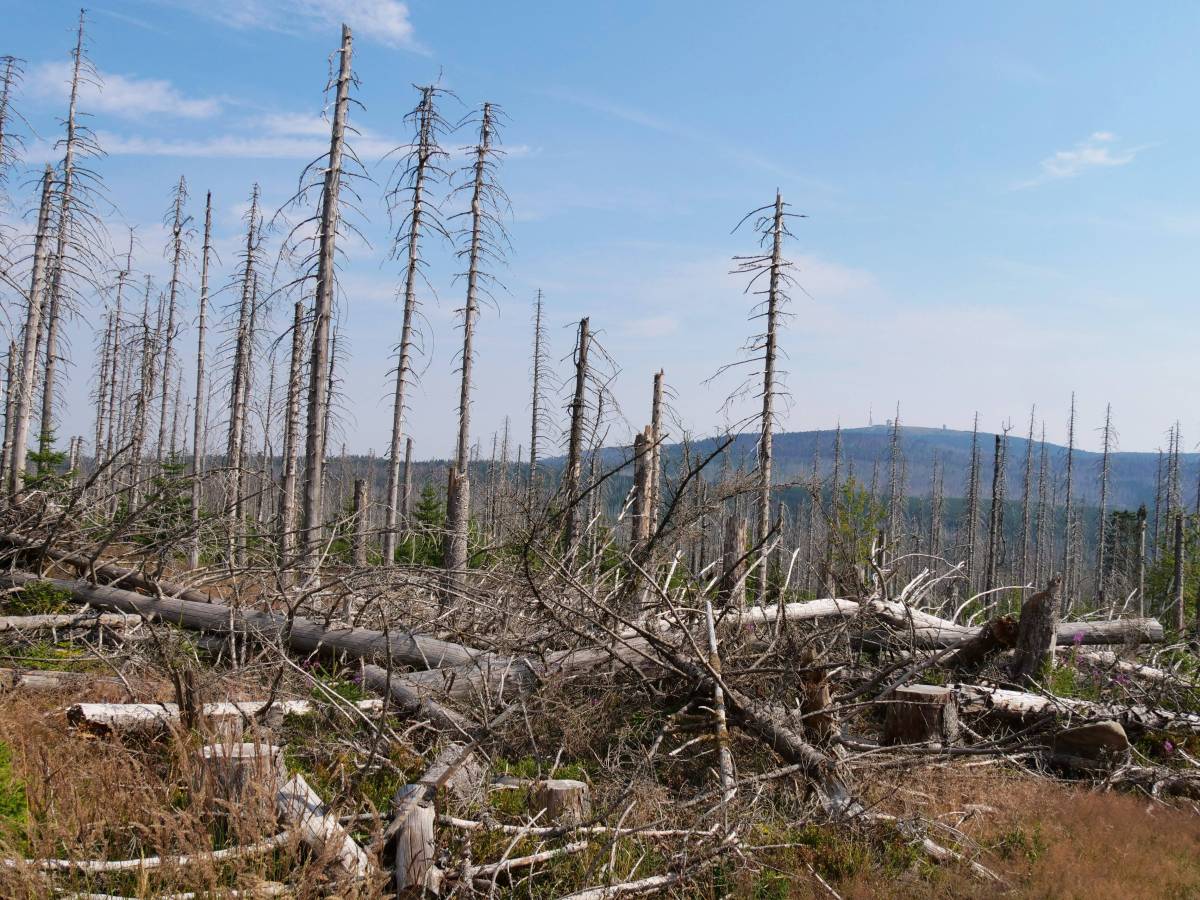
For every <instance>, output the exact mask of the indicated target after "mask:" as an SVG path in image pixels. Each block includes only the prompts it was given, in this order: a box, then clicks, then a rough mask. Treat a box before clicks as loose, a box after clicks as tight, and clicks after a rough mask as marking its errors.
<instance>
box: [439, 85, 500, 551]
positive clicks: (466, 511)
mask: <svg viewBox="0 0 1200 900" xmlns="http://www.w3.org/2000/svg"><path fill="white" fill-rule="evenodd" d="M494 137H495V122H494V119H493V112H492V105H491V104H490V103H485V104H483V111H482V113H481V115H480V121H479V141H478V143H477V144H476V145H475V161H474V165H473V166H472V167H471V168H472V176H473V182H472V187H471V211H470V230H469V232H468V233H469V235H470V243H469V244H468V246H467V251H466V255H467V273H466V274H467V297H466V303H465V304H464V306H463V310H462V329H463V345H462V362H461V376H462V377H461V381H460V388H459V398H458V443H457V448H456V452H455V456H454V473H453V475H452V476H451V478H450V484H449V490H448V491H447V494H446V538H445V545H444V547H443V550H442V564H443V566H445V568H446V570H447V571H448V572H451V573H456V572H462V571H464V570H465V569H466V567H467V538H468V531H469V528H470V517H471V506H470V499H469V498H470V496H471V477H470V469H469V466H468V463H469V458H468V454H469V452H470V433H471V374H472V371H473V368H474V363H475V347H474V341H475V322H476V319H477V318H478V316H479V299H480V291H481V285H480V279H481V277H482V271H481V269H482V266H483V263H484V254H485V252H486V247H485V242H486V241H487V240H488V212H487V208H486V205H487V203H488V196H487V193H488V183H489V175H490V171H489V169H490V163H491V157H492V156H493V154H494V150H493V146H492V142H493V139H494Z"/></svg>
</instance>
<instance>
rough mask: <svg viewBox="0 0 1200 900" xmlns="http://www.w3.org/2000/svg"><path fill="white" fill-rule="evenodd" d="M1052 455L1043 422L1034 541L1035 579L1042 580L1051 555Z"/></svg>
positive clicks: (1036, 580)
mask: <svg viewBox="0 0 1200 900" xmlns="http://www.w3.org/2000/svg"><path fill="white" fill-rule="evenodd" d="M1049 478H1050V457H1049V451H1048V450H1047V449H1046V423H1045V422H1044V421H1043V422H1042V437H1041V444H1040V447H1039V450H1038V483H1037V537H1036V540H1035V541H1034V558H1033V580H1034V582H1035V583H1038V584H1040V583H1041V582H1042V575H1043V571H1044V566H1045V565H1046V563H1047V562H1048V560H1049V557H1050V538H1051V533H1052V531H1051V528H1050V526H1049V523H1048V522H1047V521H1046V516H1047V514H1048V512H1049V506H1050V504H1049V499H1050V496H1049V495H1050V485H1049Z"/></svg>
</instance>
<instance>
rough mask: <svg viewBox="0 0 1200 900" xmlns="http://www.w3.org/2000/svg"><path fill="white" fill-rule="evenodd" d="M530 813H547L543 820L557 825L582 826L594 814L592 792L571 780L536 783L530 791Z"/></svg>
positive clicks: (585, 786)
mask: <svg viewBox="0 0 1200 900" xmlns="http://www.w3.org/2000/svg"><path fill="white" fill-rule="evenodd" d="M529 811H530V812H531V813H534V814H537V813H540V812H542V811H545V815H544V816H543V817H542V819H543V820H545V821H548V822H553V823H554V824H556V825H581V824H583V822H584V821H586V820H587V819H588V817H589V816H591V814H592V799H591V790H590V789H589V788H588V786H587V785H586V784H584V783H583V782H582V781H575V780H574V779H571V778H548V779H546V780H545V781H538V782H535V783H534V784H533V785H532V786H531V787H530V789H529Z"/></svg>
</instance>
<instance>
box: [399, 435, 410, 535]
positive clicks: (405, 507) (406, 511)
mask: <svg viewBox="0 0 1200 900" xmlns="http://www.w3.org/2000/svg"><path fill="white" fill-rule="evenodd" d="M412 461H413V439H412V438H411V437H410V438H407V439H406V440H405V442H404V498H403V502H402V505H401V512H402V513H403V515H404V526H405V528H407V527H408V526H409V520H410V519H411V518H412V501H413V480H412Z"/></svg>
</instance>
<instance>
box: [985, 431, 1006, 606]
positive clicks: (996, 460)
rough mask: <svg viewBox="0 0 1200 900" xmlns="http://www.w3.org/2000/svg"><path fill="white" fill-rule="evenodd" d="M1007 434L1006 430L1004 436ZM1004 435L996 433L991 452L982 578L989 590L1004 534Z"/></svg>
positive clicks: (992, 600)
mask: <svg viewBox="0 0 1200 900" xmlns="http://www.w3.org/2000/svg"><path fill="white" fill-rule="evenodd" d="M1007 436H1008V432H1007V430H1006V431H1005V434H1004V437H1007ZM1004 437H1001V436H1000V435H996V445H995V448H994V449H993V452H992V506H991V509H990V510H989V515H988V550H987V569H986V574H985V579H984V590H986V591H991V590H992V589H993V588H995V587H996V583H997V581H996V579H997V574H998V573H997V569H998V567H999V564H1000V545H1001V541H1002V540H1003V536H1004V463H1005V460H1004V456H1005V453H1004V451H1005V440H1004ZM993 603H994V599H993V598H991V597H989V598H988V602H987V605H988V606H989V607H991V606H992V605H993Z"/></svg>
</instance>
